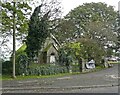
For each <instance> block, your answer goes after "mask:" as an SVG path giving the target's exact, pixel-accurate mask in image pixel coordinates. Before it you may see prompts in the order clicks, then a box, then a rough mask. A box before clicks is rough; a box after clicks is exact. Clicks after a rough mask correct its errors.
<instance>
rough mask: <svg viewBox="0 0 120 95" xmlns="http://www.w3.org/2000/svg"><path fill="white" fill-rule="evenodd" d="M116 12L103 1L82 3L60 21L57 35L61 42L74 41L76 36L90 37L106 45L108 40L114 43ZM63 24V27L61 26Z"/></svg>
mask: <svg viewBox="0 0 120 95" xmlns="http://www.w3.org/2000/svg"><path fill="white" fill-rule="evenodd" d="M116 18H117V12H116V11H114V8H113V7H112V6H108V5H107V4H105V3H101V2H99V3H93V2H92V3H84V4H83V5H80V6H78V7H76V8H75V9H73V10H71V11H70V12H69V13H68V14H67V15H66V16H65V17H64V18H63V19H62V20H61V21H60V24H61V26H60V27H58V31H57V34H56V35H57V37H59V36H60V35H61V34H62V35H61V36H60V38H61V39H60V38H59V39H60V40H61V41H62V42H64V41H65V42H70V41H74V40H75V39H77V38H81V37H84V38H90V39H93V40H97V41H99V42H98V43H99V44H102V45H106V44H108V43H109V41H112V42H115V43H116V40H117V39H116V37H117V35H116V33H115V24H116ZM62 26H64V27H62ZM64 31H65V32H64Z"/></svg>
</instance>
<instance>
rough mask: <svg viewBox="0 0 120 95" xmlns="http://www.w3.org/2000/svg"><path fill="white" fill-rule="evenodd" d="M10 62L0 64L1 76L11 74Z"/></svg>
mask: <svg viewBox="0 0 120 95" xmlns="http://www.w3.org/2000/svg"><path fill="white" fill-rule="evenodd" d="M12 67H13V66H12V62H11V61H5V62H2V74H3V75H4V74H6V75H11V74H12Z"/></svg>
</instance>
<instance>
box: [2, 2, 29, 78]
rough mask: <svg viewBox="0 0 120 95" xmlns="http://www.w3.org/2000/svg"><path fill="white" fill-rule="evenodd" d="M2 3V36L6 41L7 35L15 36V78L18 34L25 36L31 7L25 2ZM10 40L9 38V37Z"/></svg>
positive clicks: (13, 52) (13, 53)
mask: <svg viewBox="0 0 120 95" xmlns="http://www.w3.org/2000/svg"><path fill="white" fill-rule="evenodd" d="M0 3H2V24H0V25H1V30H2V37H3V38H4V39H3V42H2V44H3V45H4V42H6V39H5V38H7V37H9V36H10V35H12V36H13V51H12V55H13V58H12V59H13V78H15V51H16V36H20V37H23V36H24V33H26V31H27V29H28V25H27V23H28V19H27V17H26V15H27V14H26V13H28V11H29V9H31V7H30V6H29V5H28V4H27V3H24V2H1V1H0ZM21 35H22V36H21ZM7 40H8V38H7Z"/></svg>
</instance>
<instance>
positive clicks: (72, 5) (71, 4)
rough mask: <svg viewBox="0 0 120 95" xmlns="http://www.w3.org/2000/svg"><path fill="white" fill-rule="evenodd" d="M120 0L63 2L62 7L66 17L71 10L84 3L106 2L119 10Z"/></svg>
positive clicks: (73, 0)
mask: <svg viewBox="0 0 120 95" xmlns="http://www.w3.org/2000/svg"><path fill="white" fill-rule="evenodd" d="M119 1H120V0H62V6H63V11H64V15H66V14H67V13H68V12H69V11H70V10H71V9H74V8H75V7H77V6H79V5H82V4H83V3H91V2H104V3H106V4H108V5H112V6H114V8H115V10H118V2H119Z"/></svg>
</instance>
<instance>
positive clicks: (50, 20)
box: [26, 0, 61, 61]
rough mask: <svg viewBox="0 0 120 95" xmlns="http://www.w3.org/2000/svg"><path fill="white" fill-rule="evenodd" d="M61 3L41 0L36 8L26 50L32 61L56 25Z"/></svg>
mask: <svg viewBox="0 0 120 95" xmlns="http://www.w3.org/2000/svg"><path fill="white" fill-rule="evenodd" d="M60 9H61V7H60V3H59V2H58V1H57V0H51V1H50V2H48V1H44V0H43V1H41V4H40V5H39V6H38V7H36V8H35V10H34V12H33V14H32V16H31V18H30V22H29V32H28V36H27V41H26V45H27V48H26V52H27V55H28V57H29V58H30V60H31V61H33V58H34V57H35V56H36V57H38V55H39V52H40V50H41V49H42V47H43V45H44V42H45V39H46V38H47V37H48V36H49V34H50V33H51V32H52V30H53V29H54V28H55V27H56V26H55V21H56V19H58V17H59V15H60Z"/></svg>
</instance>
